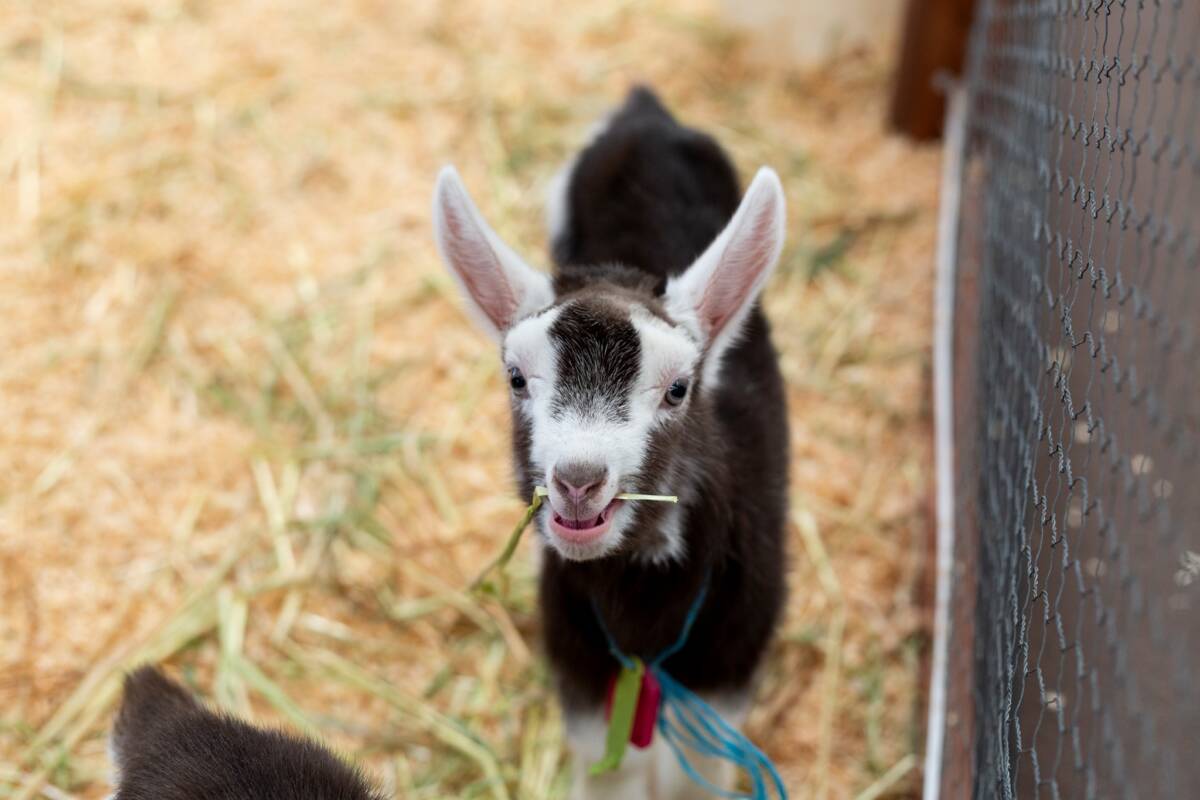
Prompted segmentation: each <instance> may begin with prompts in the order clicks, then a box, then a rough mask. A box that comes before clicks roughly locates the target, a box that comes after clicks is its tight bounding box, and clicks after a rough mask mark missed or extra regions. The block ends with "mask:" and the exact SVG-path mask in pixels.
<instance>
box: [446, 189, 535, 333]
mask: <svg viewBox="0 0 1200 800" xmlns="http://www.w3.org/2000/svg"><path fill="white" fill-rule="evenodd" d="M442 221H443V223H444V225H445V237H444V246H445V248H446V256H447V260H448V261H449V262H450V266H451V267H452V268H453V269H454V272H455V274H457V275H458V277H459V279H460V280H461V281H462V283H463V287H464V288H465V289H466V290H467V293H468V294H469V295H471V299H473V300H474V301H475V304H476V305H477V306H479V308H480V310H481V311H483V313H484V314H485V315H487V318H488V319H490V320H491V321H492V324H493V325H495V326H496V327H497V328H500V329H504V328H505V327H507V326H508V324H509V322H511V320H512V315H513V313H514V312H515V311H516V309H517V300H516V297H514V295H513V292H512V287H510V286H509V285H508V281H507V280H506V279H505V276H504V268H503V267H502V266H501V265H500V259H499V258H497V257H496V253H495V252H494V251H493V250H492V247H491V245H490V244H489V243H488V241H487V237H486V235H485V234H484V232H483V231H481V230H479V228H478V226H476V225H475V221H474V220H472V219H471V218H470V211H469V210H467V208H466V207H465V206H464V205H463V203H462V200H461V198H445V200H444V202H443V203H442Z"/></svg>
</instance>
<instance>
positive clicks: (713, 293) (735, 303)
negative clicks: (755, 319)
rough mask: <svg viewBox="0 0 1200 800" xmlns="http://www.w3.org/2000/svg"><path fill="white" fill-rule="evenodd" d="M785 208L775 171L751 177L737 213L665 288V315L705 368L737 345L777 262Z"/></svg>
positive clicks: (718, 361)
mask: <svg viewBox="0 0 1200 800" xmlns="http://www.w3.org/2000/svg"><path fill="white" fill-rule="evenodd" d="M786 225H787V202H786V200H785V199H784V196H783V186H782V185H781V184H780V182H779V176H778V175H776V174H775V171H774V170H772V169H770V168H768V167H763V168H762V169H760V170H759V171H758V174H757V175H755V176H754V180H753V181H752V182H751V184H750V188H748V189H747V190H746V194H745V196H744V197H743V198H742V202H741V204H740V205H739V206H738V209H737V212H736V213H735V214H734V215H733V219H731V220H730V221H729V224H728V225H726V226H725V229H724V230H723V231H721V233H720V234H719V235H718V236H717V238H716V239H714V240H713V243H712V244H711V245H709V246H708V249H707V250H705V251H704V253H702V254H701V255H700V257H699V258H697V259H696V261H695V262H694V263H693V264H692V265H691V266H690V267H688V268H687V270H686V271H685V272H684V273H683V274H682V275H679V276H677V277H675V278H673V279H672V280H671V281H670V283H668V284H667V289H666V294H665V298H664V299H665V302H666V307H667V311H668V312H669V313H670V314H671V316H672V317H674V318H675V319H676V320H677V321H679V322H681V323H682V324H684V325H686V326H688V327H689V328H691V329H692V332H693V333H694V334H696V335H697V336H698V337H699V338H700V339H701V341H703V342H704V346H705V349H706V351H707V353H708V357H707V360H708V362H709V363H710V364H713V365H717V364H719V363H720V358H721V355H722V353H723V352H724V350H725V349H726V348H727V347H728V346H729V345H730V344H732V343H733V342H734V341H736V340H737V336H738V333H739V332H740V331H741V327H742V323H743V322H744V321H745V318H746V315H747V314H748V313H749V311H750V308H751V307H753V305H754V301H755V300H756V299H757V298H758V294H759V292H760V291H761V290H762V287H763V285H764V284H765V283H766V282H767V279H768V278H769V277H771V273H772V272H773V271H774V269H775V265H776V263H777V262H778V261H779V254H780V252H781V251H782V250H783V240H784V234H785V230H786Z"/></svg>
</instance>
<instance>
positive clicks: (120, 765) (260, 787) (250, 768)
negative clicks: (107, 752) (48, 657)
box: [110, 667, 384, 800]
mask: <svg viewBox="0 0 1200 800" xmlns="http://www.w3.org/2000/svg"><path fill="white" fill-rule="evenodd" d="M110 746H111V749H112V754H113V764H114V765H115V767H116V778H117V780H116V781H115V783H116V785H117V791H116V794H114V795H113V796H112V798H111V800H195V798H204V799H205V800H383V798H384V796H383V795H382V794H381V793H379V792H378V791H376V790H374V789H372V788H371V787H370V786H369V785H368V783H367V781H366V780H365V779H364V778H363V776H362V775H361V774H360V773H359V772H358V771H357V770H355V769H353V768H352V767H349V766H347V765H346V764H344V763H342V762H341V761H340V760H338V759H337V758H336V757H335V756H334V755H333V754H332V753H330V752H329V751H328V750H326V749H325V748H324V747H322V746H321V745H319V744H316V743H315V742H312V741H309V740H307V739H301V738H298V737H295V736H291V735H288V734H286V733H283V732H281V731H272V730H263V729H260V728H255V727H252V726H250V725H247V724H246V723H244V722H241V721H240V720H237V719H234V718H233V717H229V716H225V715H222V714H215V713H213V712H212V711H209V710H208V709H206V708H204V706H202V705H200V703H198V702H197V701H196V700H195V699H194V698H193V697H192V696H191V694H189V693H188V691H187V690H186V689H184V688H183V687H182V686H180V685H179V684H178V683H175V682H174V681H172V680H170V679H168V678H167V677H166V676H165V675H163V674H162V673H161V672H159V671H158V670H156V669H153V668H151V667H142V668H141V669H138V670H137V671H135V672H133V673H131V674H130V675H129V676H128V677H126V679H125V693H124V696H123V698H122V700H121V708H120V711H118V712H117V721H116V724H115V726H114V728H113V734H112V738H111V741H110Z"/></svg>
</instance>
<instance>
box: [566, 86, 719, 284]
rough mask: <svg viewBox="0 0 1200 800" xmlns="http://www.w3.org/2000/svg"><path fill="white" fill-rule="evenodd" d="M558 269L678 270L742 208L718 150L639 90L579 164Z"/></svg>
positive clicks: (661, 273)
mask: <svg viewBox="0 0 1200 800" xmlns="http://www.w3.org/2000/svg"><path fill="white" fill-rule="evenodd" d="M565 192H566V196H565V198H564V205H565V212H566V213H565V214H564V220H563V222H564V228H563V230H561V231H557V232H555V239H554V241H553V243H552V250H553V257H554V260H555V262H556V263H557V264H558V265H559V266H560V267H562V266H566V265H604V264H623V265H626V266H630V267H635V268H637V269H640V270H642V271H645V272H648V273H651V274H652V275H654V276H655V277H657V278H660V279H665V278H667V277H669V276H671V275H675V274H678V273H680V272H682V271H683V270H684V269H685V268H686V267H687V266H688V265H689V264H691V263H692V261H693V260H694V259H695V258H696V257H697V256H698V255H700V253H702V252H703V251H704V249H705V248H706V247H707V246H708V245H709V244H710V243H711V242H712V240H713V239H714V238H715V237H716V235H717V234H718V233H720V232H721V229H722V228H723V227H724V226H725V223H727V222H728V221H729V218H730V217H732V216H733V213H734V211H736V210H737V205H738V201H739V200H740V192H739V190H738V180H737V173H736V172H735V171H734V168H733V165H732V164H731V163H730V161H729V158H728V157H727V156H726V155H725V153H724V152H723V151H722V149H721V147H720V145H718V144H717V143H716V141H715V140H714V139H713V138H712V137H711V136H708V135H707V134H705V133H702V132H700V131H696V130H693V129H691V128H687V127H684V126H683V125H680V124H679V123H678V122H676V121H675V118H674V117H672V116H671V114H670V112H668V111H667V109H666V108H664V107H663V105H662V103H660V102H659V100H658V98H657V97H655V95H654V94H653V93H652V92H651V91H650V90H649V89H646V88H642V87H639V88H635V89H634V90H633V91H632V92H630V94H629V97H628V99H627V100H626V101H625V104H624V105H623V106H622V107H621V108H619V109H618V110H617V111H616V112H615V113H614V114H613V116H612V117H611V118H610V120H609V121H608V123H607V125H606V126H605V127H604V129H603V131H602V132H601V133H600V134H599V135H598V136H597V137H596V138H595V139H594V140H593V141H592V143H591V144H590V145H588V147H586V148H585V149H584V150H583V152H581V153H580V155H579V157H578V158H577V159H576V161H575V163H574V165H573V167H572V170H571V174H570V178H569V182H568V184H567V186H566V190H565Z"/></svg>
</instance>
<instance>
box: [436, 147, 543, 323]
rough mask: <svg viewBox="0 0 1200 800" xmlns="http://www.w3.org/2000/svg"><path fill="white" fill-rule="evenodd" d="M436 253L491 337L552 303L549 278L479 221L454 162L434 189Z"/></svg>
mask: <svg viewBox="0 0 1200 800" xmlns="http://www.w3.org/2000/svg"><path fill="white" fill-rule="evenodd" d="M433 227H434V233H435V235H436V238H437V245H438V252H439V253H440V254H441V256H442V261H444V262H445V263H446V266H447V267H448V268H449V269H450V274H451V275H453V276H454V279H455V281H456V282H457V283H458V286H459V288H460V289H461V290H462V293H463V296H464V297H465V298H466V299H467V302H468V304H469V307H470V309H471V311H472V315H473V316H474V317H475V319H476V322H478V323H479V325H480V327H482V328H483V329H484V330H485V331H486V332H487V333H488V334H489V335H490V336H491V337H492V338H494V339H497V340H498V339H500V337H501V336H502V335H503V333H504V331H506V330H508V328H510V327H511V326H512V325H513V323H515V322H517V321H518V320H520V319H521V318H522V317H524V316H526V315H527V314H531V313H533V312H534V311H537V310H539V309H541V308H544V307H546V306H548V305H550V304H551V303H553V302H554V289H553V288H552V286H551V283H550V277H549V276H548V275H546V274H545V273H543V272H538V271H537V270H535V269H533V268H532V267H530V266H529V265H528V264H526V263H525V262H524V261H523V260H521V257H520V256H518V255H517V254H516V253H515V252H513V250H512V249H511V248H510V247H509V246H508V245H506V244H505V243H504V242H503V241H501V239H500V237H499V236H497V235H496V233H495V231H493V230H492V229H491V227H490V226H489V225H488V224H487V222H485V221H484V219H483V217H482V215H480V213H479V210H478V209H477V208H476V207H475V203H474V202H472V200H471V196H470V195H469V194H467V189H466V187H465V186H463V183H462V180H461V179H460V178H459V177H458V172H457V171H456V170H455V169H454V167H450V166H447V167H444V168H443V169H442V171H441V173H440V174H439V175H438V179H437V186H436V187H435V189H434V192H433Z"/></svg>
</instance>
